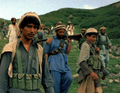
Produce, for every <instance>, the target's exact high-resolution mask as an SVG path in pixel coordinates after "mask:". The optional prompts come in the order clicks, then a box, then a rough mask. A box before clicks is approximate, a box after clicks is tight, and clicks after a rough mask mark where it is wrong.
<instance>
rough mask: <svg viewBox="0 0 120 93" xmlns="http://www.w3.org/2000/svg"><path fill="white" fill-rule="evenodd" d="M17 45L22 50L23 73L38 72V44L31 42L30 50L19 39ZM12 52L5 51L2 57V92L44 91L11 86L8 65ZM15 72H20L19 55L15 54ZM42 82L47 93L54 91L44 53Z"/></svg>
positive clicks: (0, 67) (0, 81) (34, 92)
mask: <svg viewBox="0 0 120 93" xmlns="http://www.w3.org/2000/svg"><path fill="white" fill-rule="evenodd" d="M17 45H18V47H19V50H20V53H21V54H20V55H21V62H22V67H23V73H25V74H36V73H37V61H36V60H37V59H36V52H37V51H36V48H37V45H36V44H31V45H30V49H29V52H28V51H27V50H26V49H25V47H24V45H23V43H22V41H20V40H19V39H18V42H17ZM11 55H12V53H11V52H5V53H4V54H3V55H2V57H1V63H0V93H6V92H7V91H10V93H42V92H41V91H40V90H39V89H38V90H34V91H25V90H21V89H14V88H9V87H8V86H9V83H8V81H9V76H8V73H7V72H8V67H9V64H10V62H11ZM13 73H18V63H17V55H16V54H15V57H14V60H13ZM41 83H42V85H43V87H44V88H45V91H46V93H54V90H53V80H52V78H51V75H50V73H49V70H48V66H47V63H46V58H45V54H43V62H42V80H41Z"/></svg>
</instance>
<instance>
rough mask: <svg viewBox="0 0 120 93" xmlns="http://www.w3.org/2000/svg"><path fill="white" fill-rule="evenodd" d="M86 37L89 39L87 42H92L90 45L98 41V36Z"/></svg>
mask: <svg viewBox="0 0 120 93" xmlns="http://www.w3.org/2000/svg"><path fill="white" fill-rule="evenodd" d="M86 37H87V40H88V41H89V42H90V43H92V44H93V43H94V42H95V41H96V39H97V35H91V36H88V35H86Z"/></svg>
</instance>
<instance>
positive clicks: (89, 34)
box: [86, 32, 98, 36]
mask: <svg viewBox="0 0 120 93" xmlns="http://www.w3.org/2000/svg"><path fill="white" fill-rule="evenodd" d="M86 35H88V36H91V35H98V33H94V32H93V33H92V32H91V33H87V34H86Z"/></svg>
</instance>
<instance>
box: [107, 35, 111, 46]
mask: <svg viewBox="0 0 120 93" xmlns="http://www.w3.org/2000/svg"><path fill="white" fill-rule="evenodd" d="M107 41H108V45H112V43H111V41H110V39H109V38H108V37H107Z"/></svg>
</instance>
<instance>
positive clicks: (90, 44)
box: [86, 40, 94, 47]
mask: <svg viewBox="0 0 120 93" xmlns="http://www.w3.org/2000/svg"><path fill="white" fill-rule="evenodd" d="M86 43H87V44H88V45H89V46H90V47H92V46H94V45H93V44H92V43H90V42H89V41H88V40H86Z"/></svg>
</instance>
